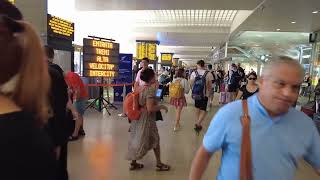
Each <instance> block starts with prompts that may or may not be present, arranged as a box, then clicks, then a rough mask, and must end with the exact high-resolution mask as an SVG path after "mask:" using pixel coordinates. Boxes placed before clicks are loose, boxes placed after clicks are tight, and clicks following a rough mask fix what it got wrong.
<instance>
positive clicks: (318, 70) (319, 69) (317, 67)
mask: <svg viewBox="0 0 320 180" xmlns="http://www.w3.org/2000/svg"><path fill="white" fill-rule="evenodd" d="M312 77H313V78H312V85H314V86H315V85H317V83H318V80H319V78H320V42H318V43H317V44H316V51H315V56H314V62H313V73H312Z"/></svg>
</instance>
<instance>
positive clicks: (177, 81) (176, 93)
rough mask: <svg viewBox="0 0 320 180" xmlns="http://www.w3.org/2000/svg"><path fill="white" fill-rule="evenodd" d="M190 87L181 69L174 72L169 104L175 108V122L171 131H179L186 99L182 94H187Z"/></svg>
mask: <svg viewBox="0 0 320 180" xmlns="http://www.w3.org/2000/svg"><path fill="white" fill-rule="evenodd" d="M189 90H190V86H189V84H188V81H187V80H186V79H185V72H184V69H183V68H179V69H178V71H176V74H175V76H174V79H173V81H172V84H170V90H169V95H170V104H171V105H172V106H174V107H175V108H176V122H175V126H174V128H173V131H175V132H176V131H178V130H179V129H180V118H181V112H182V108H183V107H184V106H187V101H186V97H185V95H184V94H188V93H189Z"/></svg>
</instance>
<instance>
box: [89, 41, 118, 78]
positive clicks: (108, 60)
mask: <svg viewBox="0 0 320 180" xmlns="http://www.w3.org/2000/svg"><path fill="white" fill-rule="evenodd" d="M118 64H119V44H118V43H113V42H108V41H102V40H95V39H86V38H84V39H83V75H84V76H86V77H106V78H112V77H116V76H118V70H119V65H118Z"/></svg>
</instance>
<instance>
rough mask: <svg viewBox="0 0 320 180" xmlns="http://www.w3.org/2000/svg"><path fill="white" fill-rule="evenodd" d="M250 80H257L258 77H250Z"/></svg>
mask: <svg viewBox="0 0 320 180" xmlns="http://www.w3.org/2000/svg"><path fill="white" fill-rule="evenodd" d="M248 79H249V80H257V78H248Z"/></svg>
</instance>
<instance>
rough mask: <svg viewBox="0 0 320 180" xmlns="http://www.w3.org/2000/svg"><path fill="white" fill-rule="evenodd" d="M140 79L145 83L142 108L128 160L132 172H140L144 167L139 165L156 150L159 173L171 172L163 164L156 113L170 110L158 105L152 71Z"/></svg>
mask: <svg viewBox="0 0 320 180" xmlns="http://www.w3.org/2000/svg"><path fill="white" fill-rule="evenodd" d="M140 79H141V80H142V81H143V82H144V83H145V84H144V85H143V87H142V88H141V90H139V97H138V104H139V106H140V107H141V113H140V117H139V118H138V119H137V120H132V122H131V126H130V138H129V147H128V154H127V159H128V160H130V161H131V164H130V170H131V171H133V170H139V169H142V168H143V167H144V166H143V164H139V163H137V160H140V159H142V158H143V157H144V156H145V155H146V154H147V152H148V151H150V150H152V149H153V150H154V154H155V156H156V160H157V165H156V170H157V171H169V170H170V166H168V165H166V164H163V163H162V162H161V159H160V138H159V133H158V128H157V124H156V112H157V111H160V110H165V111H166V112H168V108H167V107H166V106H164V105H158V103H157V100H156V97H155V95H156V85H155V84H156V82H155V73H154V71H153V70H152V69H149V68H147V69H145V70H143V71H141V75H140Z"/></svg>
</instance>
